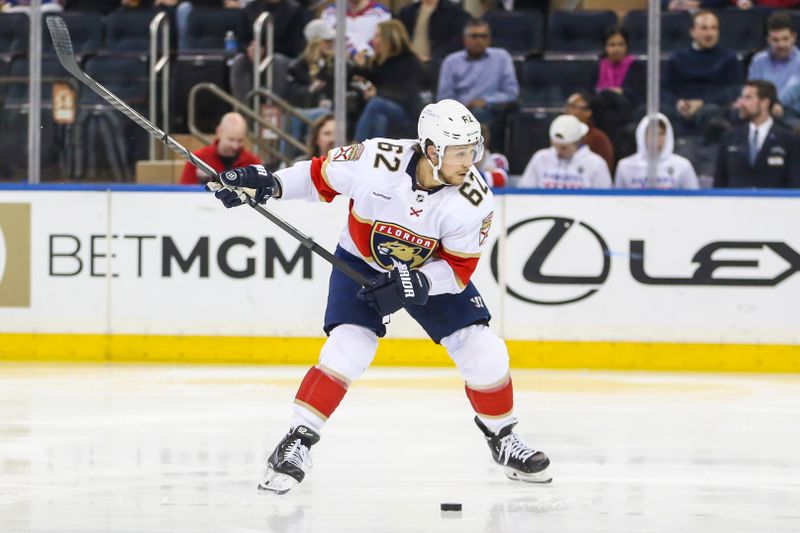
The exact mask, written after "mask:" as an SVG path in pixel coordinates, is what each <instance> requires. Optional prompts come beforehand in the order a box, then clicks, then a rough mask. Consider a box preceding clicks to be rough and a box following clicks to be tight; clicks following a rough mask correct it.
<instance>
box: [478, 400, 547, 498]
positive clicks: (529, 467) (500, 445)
mask: <svg viewBox="0 0 800 533" xmlns="http://www.w3.org/2000/svg"><path fill="white" fill-rule="evenodd" d="M475 423H476V424H478V427H479V428H480V429H481V431H483V434H484V435H485V436H486V442H487V443H489V448H490V449H491V450H492V457H493V458H494V461H495V462H496V463H497V464H499V465H501V466H503V467H504V470H505V474H506V477H507V478H508V479H513V480H520V481H527V482H528V483H550V482H551V481H553V478H552V477H551V476H550V473H549V472H548V471H547V467H548V466H550V459H548V458H547V456H546V455H545V454H544V452H539V451H536V450H533V449H531V448H528V446H527V445H526V444H525V443H524V442H522V439H520V438H519V435H517V434H516V433H514V432H513V431H511V430H512V429H514V426H515V425H516V424H517V423H516V422H514V423H513V424H509V425H507V426H506V427H504V428H503V429H501V430H500V433H498V434H497V435H495V434H494V433H492V432H491V431H490V430H489V428H487V427H486V426H485V425H484V424H483V422H481V420H480V419H479V418H478V417H477V416H476V417H475Z"/></svg>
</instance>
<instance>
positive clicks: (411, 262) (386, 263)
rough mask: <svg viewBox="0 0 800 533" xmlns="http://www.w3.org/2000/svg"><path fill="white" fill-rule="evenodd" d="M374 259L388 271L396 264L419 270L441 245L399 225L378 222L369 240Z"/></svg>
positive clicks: (374, 225) (373, 227) (373, 226)
mask: <svg viewBox="0 0 800 533" xmlns="http://www.w3.org/2000/svg"><path fill="white" fill-rule="evenodd" d="M369 242H370V249H371V250H372V257H373V258H374V259H375V261H376V262H377V263H378V264H379V265H380V266H381V267H383V268H385V269H386V270H391V269H392V268H394V264H395V262H400V263H403V264H405V265H407V266H408V267H409V268H417V267H418V266H420V265H422V263H424V262H425V261H426V260H427V259H428V258H429V257H430V256H431V254H432V253H433V251H434V250H435V249H436V246H437V245H438V244H439V241H438V240H437V239H431V238H430V237H424V236H422V235H417V234H416V233H414V232H413V231H409V230H407V229H406V228H404V227H402V226H398V225H397V224H391V223H389V222H380V221H376V222H375V223H374V224H373V225H372V233H371V234H370V238H369Z"/></svg>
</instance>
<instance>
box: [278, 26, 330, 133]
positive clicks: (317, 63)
mask: <svg viewBox="0 0 800 533" xmlns="http://www.w3.org/2000/svg"><path fill="white" fill-rule="evenodd" d="M303 34H304V36H305V38H306V47H305V50H303V53H302V54H301V55H300V57H298V58H297V59H295V60H294V61H292V62H291V63H290V64H289V93H288V99H289V102H290V103H291V104H292V105H294V106H296V107H300V108H302V109H315V108H323V109H327V110H330V109H331V108H332V102H333V70H334V47H333V46H334V39H335V38H336V32H335V31H334V30H333V28H331V27H330V26H328V25H327V24H326V23H325V22H324V21H322V20H320V19H314V20H312V21H311V22H309V23H308V24H306V27H305V29H303ZM314 118H315V117H314Z"/></svg>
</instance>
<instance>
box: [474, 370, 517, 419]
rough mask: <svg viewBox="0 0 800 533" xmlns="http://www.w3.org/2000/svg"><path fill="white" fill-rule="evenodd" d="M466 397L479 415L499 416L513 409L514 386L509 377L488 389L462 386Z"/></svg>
mask: <svg viewBox="0 0 800 533" xmlns="http://www.w3.org/2000/svg"><path fill="white" fill-rule="evenodd" d="M464 389H465V390H466V391H467V398H469V403H471V404H472V408H473V409H474V410H475V412H476V413H477V414H479V415H481V416H487V417H499V416H504V415H508V414H509V413H511V411H512V409H514V387H512V385H511V378H508V381H507V382H505V383H504V384H502V385H500V386H499V387H496V388H494V389H489V390H475V389H471V388H470V387H469V386H468V385H465V386H464Z"/></svg>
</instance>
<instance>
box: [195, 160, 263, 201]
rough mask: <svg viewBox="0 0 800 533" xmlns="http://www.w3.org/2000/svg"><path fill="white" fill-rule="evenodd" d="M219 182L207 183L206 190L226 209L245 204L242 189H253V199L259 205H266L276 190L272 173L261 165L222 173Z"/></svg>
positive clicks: (245, 199)
mask: <svg viewBox="0 0 800 533" xmlns="http://www.w3.org/2000/svg"><path fill="white" fill-rule="evenodd" d="M219 180H220V183H216V182H209V183H208V184H207V185H206V188H207V189H208V190H209V191H213V192H214V196H216V197H217V198H219V200H220V201H221V202H222V203H223V205H225V207H228V208H230V207H236V206H238V205H242V204H244V203H246V201H247V198H246V197H245V193H244V191H242V188H249V189H255V194H254V195H253V199H254V200H255V201H256V202H258V203H259V204H263V203H266V201H267V200H268V199H269V198H270V197H271V196H273V195H274V194H275V191H276V190H277V188H278V184H277V182H276V181H275V178H274V176H273V175H272V173H271V172H270V171H269V170H267V169H266V168H264V167H263V166H262V165H248V166H246V167H237V168H234V169H231V170H228V171H226V172H222V173H221V174H220V175H219Z"/></svg>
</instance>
